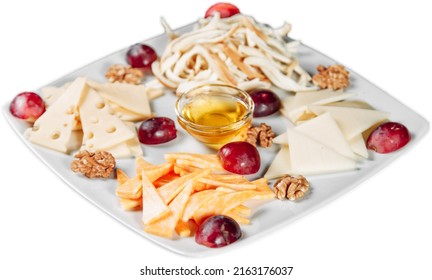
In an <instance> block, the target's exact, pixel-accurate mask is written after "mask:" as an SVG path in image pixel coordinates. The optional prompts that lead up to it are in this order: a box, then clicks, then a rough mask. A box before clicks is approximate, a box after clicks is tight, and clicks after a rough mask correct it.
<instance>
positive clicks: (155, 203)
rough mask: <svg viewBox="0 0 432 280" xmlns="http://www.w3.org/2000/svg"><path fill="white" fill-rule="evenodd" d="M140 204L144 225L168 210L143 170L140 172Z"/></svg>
mask: <svg viewBox="0 0 432 280" xmlns="http://www.w3.org/2000/svg"><path fill="white" fill-rule="evenodd" d="M142 206H143V210H142V222H143V223H144V225H147V224H149V223H152V222H154V221H156V220H158V219H161V218H162V217H163V216H166V215H167V214H168V213H169V211H170V210H169V208H168V206H167V205H166V204H165V203H164V202H163V200H162V198H161V197H160V196H159V194H158V192H157V191H156V188H155V187H154V186H153V184H152V183H151V182H150V180H149V178H148V177H147V176H146V174H145V173H144V171H143V172H142Z"/></svg>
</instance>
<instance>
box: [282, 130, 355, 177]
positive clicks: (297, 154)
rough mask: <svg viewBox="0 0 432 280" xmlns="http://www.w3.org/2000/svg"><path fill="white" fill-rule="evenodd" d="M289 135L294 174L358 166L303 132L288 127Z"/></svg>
mask: <svg viewBox="0 0 432 280" xmlns="http://www.w3.org/2000/svg"><path fill="white" fill-rule="evenodd" d="M287 136H288V146H289V151H290V159H291V167H292V172H293V173H294V174H302V175H311V174H322V173H329V172H339V171H346V170H353V169H355V167H356V163H355V161H354V160H352V159H350V158H347V157H345V156H342V155H341V154H339V153H338V152H336V151H334V150H333V149H331V148H329V147H327V146H325V145H323V144H321V143H319V142H317V141H316V140H314V139H312V138H310V137H309V136H307V135H305V134H302V133H301V132H298V131H296V130H294V129H290V128H288V130H287Z"/></svg>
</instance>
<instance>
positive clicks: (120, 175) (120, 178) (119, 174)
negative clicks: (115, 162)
mask: <svg viewBox="0 0 432 280" xmlns="http://www.w3.org/2000/svg"><path fill="white" fill-rule="evenodd" d="M116 178H117V183H118V185H119V186H121V185H123V184H124V183H126V181H127V180H129V176H128V175H127V174H126V173H125V172H124V171H123V170H121V169H120V168H117V169H116Z"/></svg>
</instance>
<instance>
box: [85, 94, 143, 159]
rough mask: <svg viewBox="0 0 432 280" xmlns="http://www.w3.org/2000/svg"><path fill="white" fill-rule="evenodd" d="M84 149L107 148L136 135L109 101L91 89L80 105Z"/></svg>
mask: <svg viewBox="0 0 432 280" xmlns="http://www.w3.org/2000/svg"><path fill="white" fill-rule="evenodd" d="M80 117H81V125H82V129H83V132H84V138H83V145H84V147H83V149H86V150H89V151H96V150H105V149H107V148H110V147H113V146H115V145H118V144H120V143H123V142H126V141H128V140H130V139H132V138H134V137H135V133H134V132H132V131H131V130H130V129H129V128H128V127H127V126H126V125H125V124H124V123H123V122H122V121H121V120H120V119H119V118H118V117H117V116H116V115H115V114H114V113H113V111H112V109H111V108H110V106H109V104H108V102H107V101H106V100H105V99H103V98H102V97H101V96H99V95H98V94H97V93H96V91H94V90H93V89H90V90H89V91H88V93H87V94H86V96H85V97H84V98H83V101H82V104H81V106H80Z"/></svg>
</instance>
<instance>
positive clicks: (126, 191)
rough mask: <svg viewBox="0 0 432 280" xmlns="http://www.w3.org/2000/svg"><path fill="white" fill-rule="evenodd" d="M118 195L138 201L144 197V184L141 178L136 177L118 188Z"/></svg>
mask: <svg viewBox="0 0 432 280" xmlns="http://www.w3.org/2000/svg"><path fill="white" fill-rule="evenodd" d="M116 195H117V196H118V197H121V198H128V199H138V198H140V197H141V195H142V182H141V179H140V176H138V175H135V176H134V177H132V178H131V179H129V180H127V181H126V182H124V183H123V184H122V185H120V186H118V187H117V190H116Z"/></svg>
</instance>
